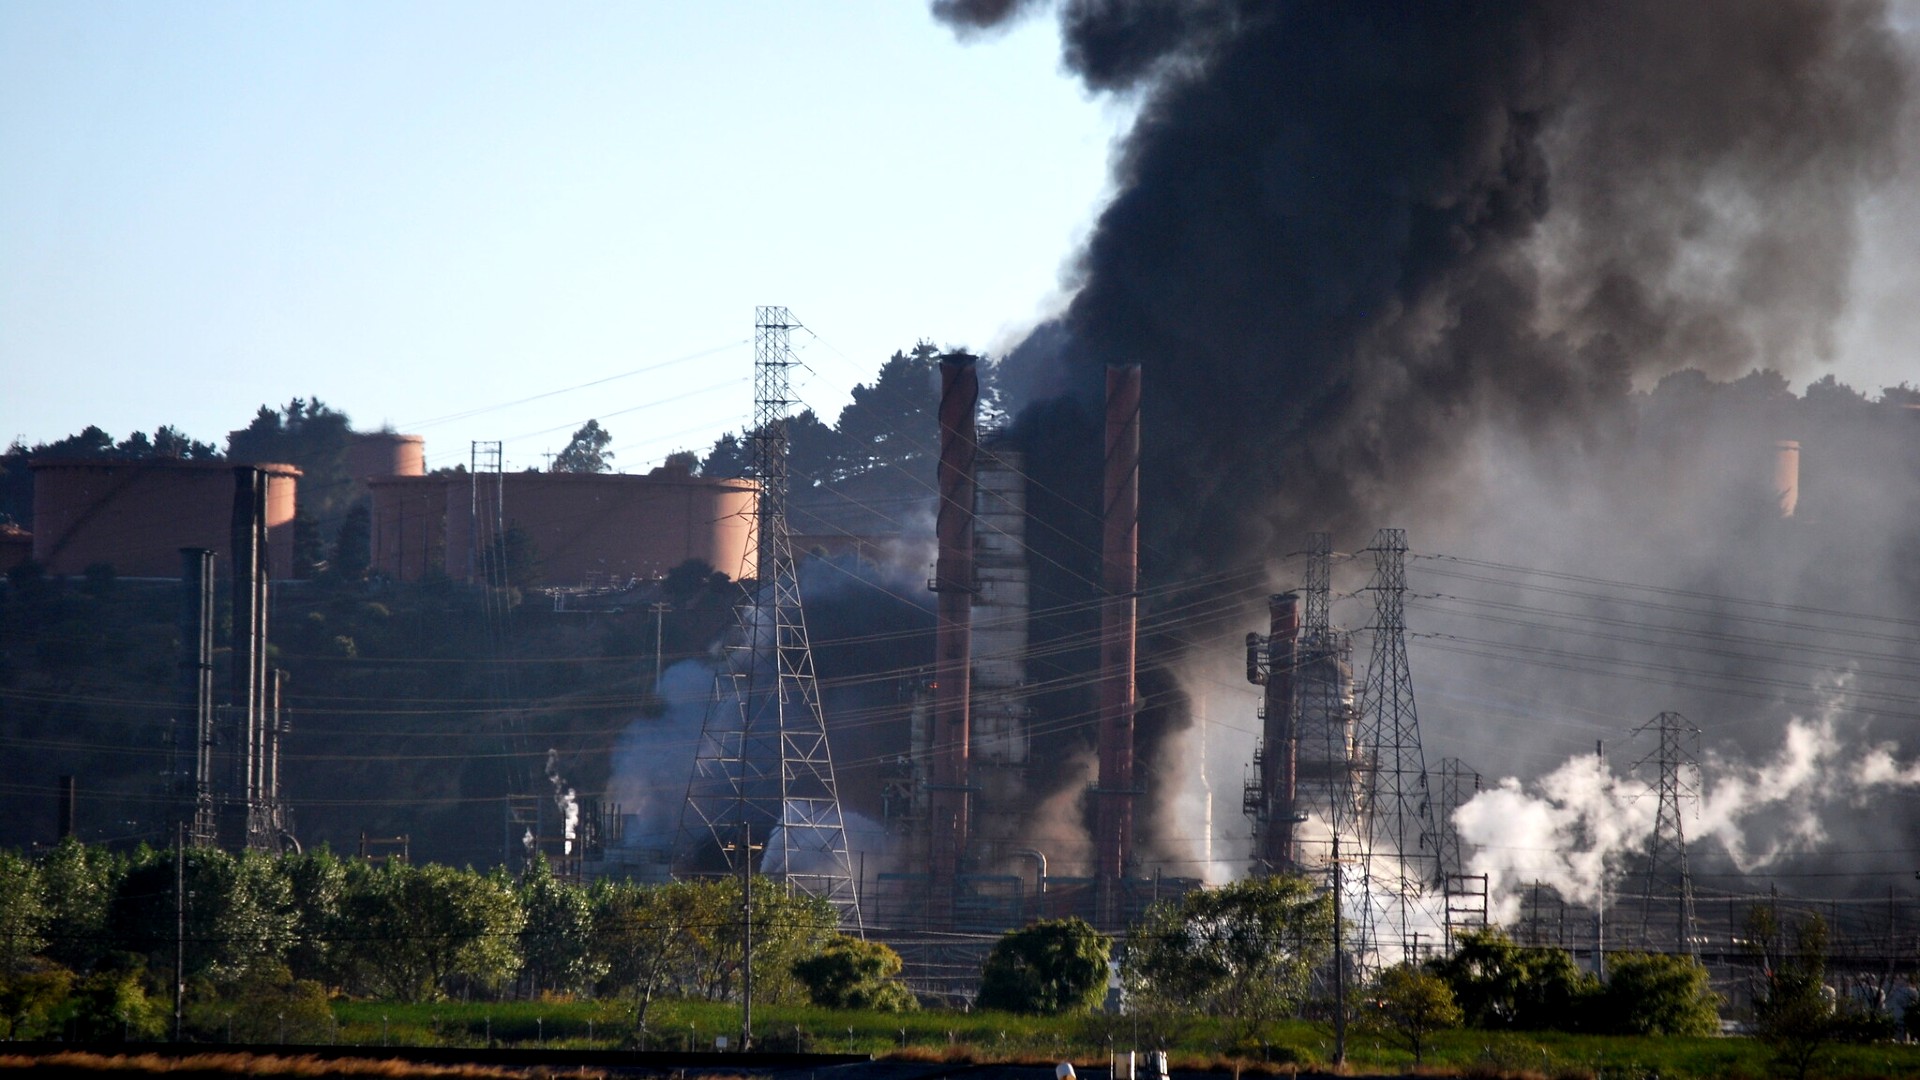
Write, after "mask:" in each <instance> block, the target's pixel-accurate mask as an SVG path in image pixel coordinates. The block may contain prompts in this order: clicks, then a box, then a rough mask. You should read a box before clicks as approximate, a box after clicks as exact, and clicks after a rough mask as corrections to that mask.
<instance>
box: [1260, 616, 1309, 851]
mask: <svg viewBox="0 0 1920 1080" xmlns="http://www.w3.org/2000/svg"><path fill="white" fill-rule="evenodd" d="M1267 618H1268V633H1267V684H1266V685H1267V696H1266V713H1267V719H1266V723H1265V724H1264V725H1263V726H1262V728H1261V733H1260V745H1261V756H1260V788H1261V790H1262V792H1264V793H1265V799H1264V800H1263V802H1264V803H1265V806H1264V808H1263V809H1264V810H1265V811H1266V813H1265V820H1264V821H1263V822H1262V823H1261V829H1260V848H1259V851H1257V852H1256V853H1255V854H1256V857H1257V858H1258V859H1259V861H1260V864H1261V866H1262V867H1263V868H1264V869H1265V870H1266V872H1268V873H1276V874H1277V873H1282V872H1285V871H1288V870H1292V869H1293V868H1294V854H1295V853H1294V844H1293V833H1294V826H1295V825H1297V824H1298V822H1297V821H1296V818H1297V816H1298V806H1299V803H1298V798H1299V779H1300V769H1299V739H1298V737H1297V735H1296V733H1295V730H1294V727H1295V717H1294V715H1293V685H1294V675H1295V669H1296V668H1297V667H1298V666H1299V662H1300V596H1299V594H1298V593H1280V594H1278V595H1275V596H1270V597H1268V598H1267Z"/></svg>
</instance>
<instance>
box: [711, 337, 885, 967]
mask: <svg viewBox="0 0 1920 1080" xmlns="http://www.w3.org/2000/svg"><path fill="white" fill-rule="evenodd" d="M754 314H755V320H754V427H753V431H752V433H751V435H750V437H749V441H750V442H751V444H752V448H753V463H754V478H755V479H756V480H758V481H759V484H760V491H759V493H758V496H757V497H756V499H755V503H754V524H755V530H754V535H755V537H756V548H755V553H754V554H755V557H754V565H753V566H752V567H750V568H743V569H744V570H751V572H752V577H751V578H750V579H749V578H748V576H747V573H745V572H743V573H742V574H741V577H742V579H743V581H742V584H743V586H744V587H745V595H744V596H742V598H741V600H740V603H739V605H738V606H737V607H736V609H735V616H736V625H735V627H734V628H733V630H732V632H731V633H730V634H729V635H728V638H727V640H726V642H725V644H724V648H723V652H724V663H723V666H722V668H721V669H720V670H719V671H717V672H716V673H715V674H714V692H713V697H712V698H711V700H710V702H709V704H708V708H707V715H706V719H705V721H704V722H703V723H702V725H701V731H700V745H699V748H698V750H697V751H696V753H695V757H694V763H693V775H692V777H691V779H690V780H689V781H688V784H687V801H686V805H685V807H684V808H683V809H682V811H681V817H680V836H679V844H678V856H679V863H680V866H681V872H682V873H685V874H695V875H697V874H702V873H706V874H713V873H731V874H740V875H742V876H744V877H751V876H752V875H753V874H755V873H759V874H763V875H765V876H767V877H770V878H774V879H775V880H777V881H780V882H781V883H782V884H784V885H786V886H788V887H789V888H791V889H794V890H797V891H801V892H805V893H807V894H809V895H812V896H817V897H821V898H823V899H825V900H826V901H828V902H829V903H831V904H832V905H833V906H834V908H835V909H836V910H837V911H838V912H839V914H840V919H841V923H842V925H844V926H847V927H850V928H852V929H853V930H855V931H856V932H858V931H859V929H860V925H861V922H860V899H859V889H858V884H857V882H856V881H855V879H854V873H853V861H852V857H851V855H850V854H849V852H848V850H847V831H846V823H845V819H844V818H843V817H842V816H841V811H840V796H839V789H838V786H837V785H836V783H835V781H834V774H833V755H832V753H831V752H830V751H829V749H828V745H827V727H826V720H825V718H824V716H823V714H822V712H821V708H820V688H819V684H818V682H817V680H816V679H815V678H814V668H813V652H812V649H811V648H810V646H809V644H808V641H807V624H806V618H805V615H804V612H803V611H802V609H801V604H800V580H799V576H798V575H797V573H796V572H795V567H794V559H793V545H792V541H791V538H790V536H789V533H788V530H787V477H788V471H787V469H788V464H787V410H788V409H789V408H790V407H791V406H792V405H793V399H792V398H791V397H790V396H789V395H790V392H789V382H788V376H787V370H788V369H789V368H791V367H792V366H794V364H796V363H798V361H797V360H796V359H795V358H794V356H793V349H792V346H791V344H790V334H791V332H792V331H793V330H794V328H796V327H797V326H799V325H800V324H799V323H797V322H795V321H794V318H793V316H792V314H791V313H790V312H789V311H788V310H787V309H786V308H784V307H761V308H756V309H755V312H754ZM756 852H757V853H758V861H757V863H756V861H755V853H756Z"/></svg>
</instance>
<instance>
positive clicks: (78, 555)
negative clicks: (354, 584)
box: [32, 459, 300, 578]
mask: <svg viewBox="0 0 1920 1080" xmlns="http://www.w3.org/2000/svg"><path fill="white" fill-rule="evenodd" d="M255 468H258V469H261V470H262V471H264V472H266V473H267V493H266V494H267V499H266V501H267V555H268V562H267V566H268V573H269V574H270V575H271V576H273V577H277V578H286V577H291V576H292V573H293V518H294V514H295V512H296V510H297V506H298V494H299V492H298V486H299V478H300V470H299V469H296V468H294V467H293V466H291V465H279V464H271V463H260V464H257V465H255ZM32 469H33V520H34V530H33V533H34V535H33V557H34V558H35V559H36V560H38V561H39V562H41V563H43V564H44V565H45V566H46V567H47V572H48V573H52V574H79V573H81V572H83V571H84V570H85V569H86V568H87V567H88V566H91V565H93V564H94V563H106V564H108V565H110V566H112V567H113V568H114V570H115V571H116V572H117V573H119V574H120V575H121V576H122V577H158V578H172V577H177V576H178V575H179V573H180V549H181V548H183V547H198V548H210V549H212V550H214V551H217V552H219V553H220V562H221V565H223V566H231V565H233V563H232V559H233V551H232V546H231V544H230V537H229V526H230V524H231V522H232V518H233V466H232V465H231V464H229V463H227V462H224V461H177V460H173V459H158V460H148V461H99V460H77V459H69V460H55V461H35V462H33V463H32Z"/></svg>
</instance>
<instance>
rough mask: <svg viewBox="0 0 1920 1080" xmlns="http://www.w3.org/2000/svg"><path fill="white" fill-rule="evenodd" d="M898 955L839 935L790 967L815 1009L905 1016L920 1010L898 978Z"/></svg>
mask: <svg viewBox="0 0 1920 1080" xmlns="http://www.w3.org/2000/svg"><path fill="white" fill-rule="evenodd" d="M901 966H902V965H901V961H900V954H899V953H897V952H894V951H893V949H891V948H890V947H888V946H886V945H884V944H882V943H880V942H878V941H862V940H860V939H859V938H856V937H847V936H845V935H842V936H840V937H838V938H835V939H834V940H833V941H830V942H828V943H827V947H826V948H825V949H822V950H821V951H820V952H819V953H818V954H816V955H814V956H810V957H807V958H806V959H805V960H801V961H799V962H797V963H795V964H794V965H793V973H794V975H795V977H797V978H798V979H799V980H800V982H801V983H802V984H803V985H805V986H806V988H807V997H808V998H809V999H810V1000H812V1002H813V1003H814V1004H815V1005H822V1006H825V1007H827V1008H829V1009H868V1010H872V1011H875V1012H907V1011H910V1010H912V1009H917V1008H919V1007H920V1003H919V1002H918V1001H916V1000H914V996H913V992H912V991H910V990H908V989H907V987H906V984H904V983H902V982H901V981H900V980H899V978H898V976H899V974H900V968H901Z"/></svg>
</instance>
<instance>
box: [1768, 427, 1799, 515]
mask: <svg viewBox="0 0 1920 1080" xmlns="http://www.w3.org/2000/svg"><path fill="white" fill-rule="evenodd" d="M1799 505H1800V444H1799V443H1798V442H1797V441H1795V440H1793V439H1780V440H1779V441H1777V442H1775V443H1774V444H1773V507H1774V510H1775V512H1776V513H1778V514H1779V516H1781V517H1783V518H1790V517H1792V516H1793V512H1794V510H1795V509H1796V508H1797V507H1799Z"/></svg>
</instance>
